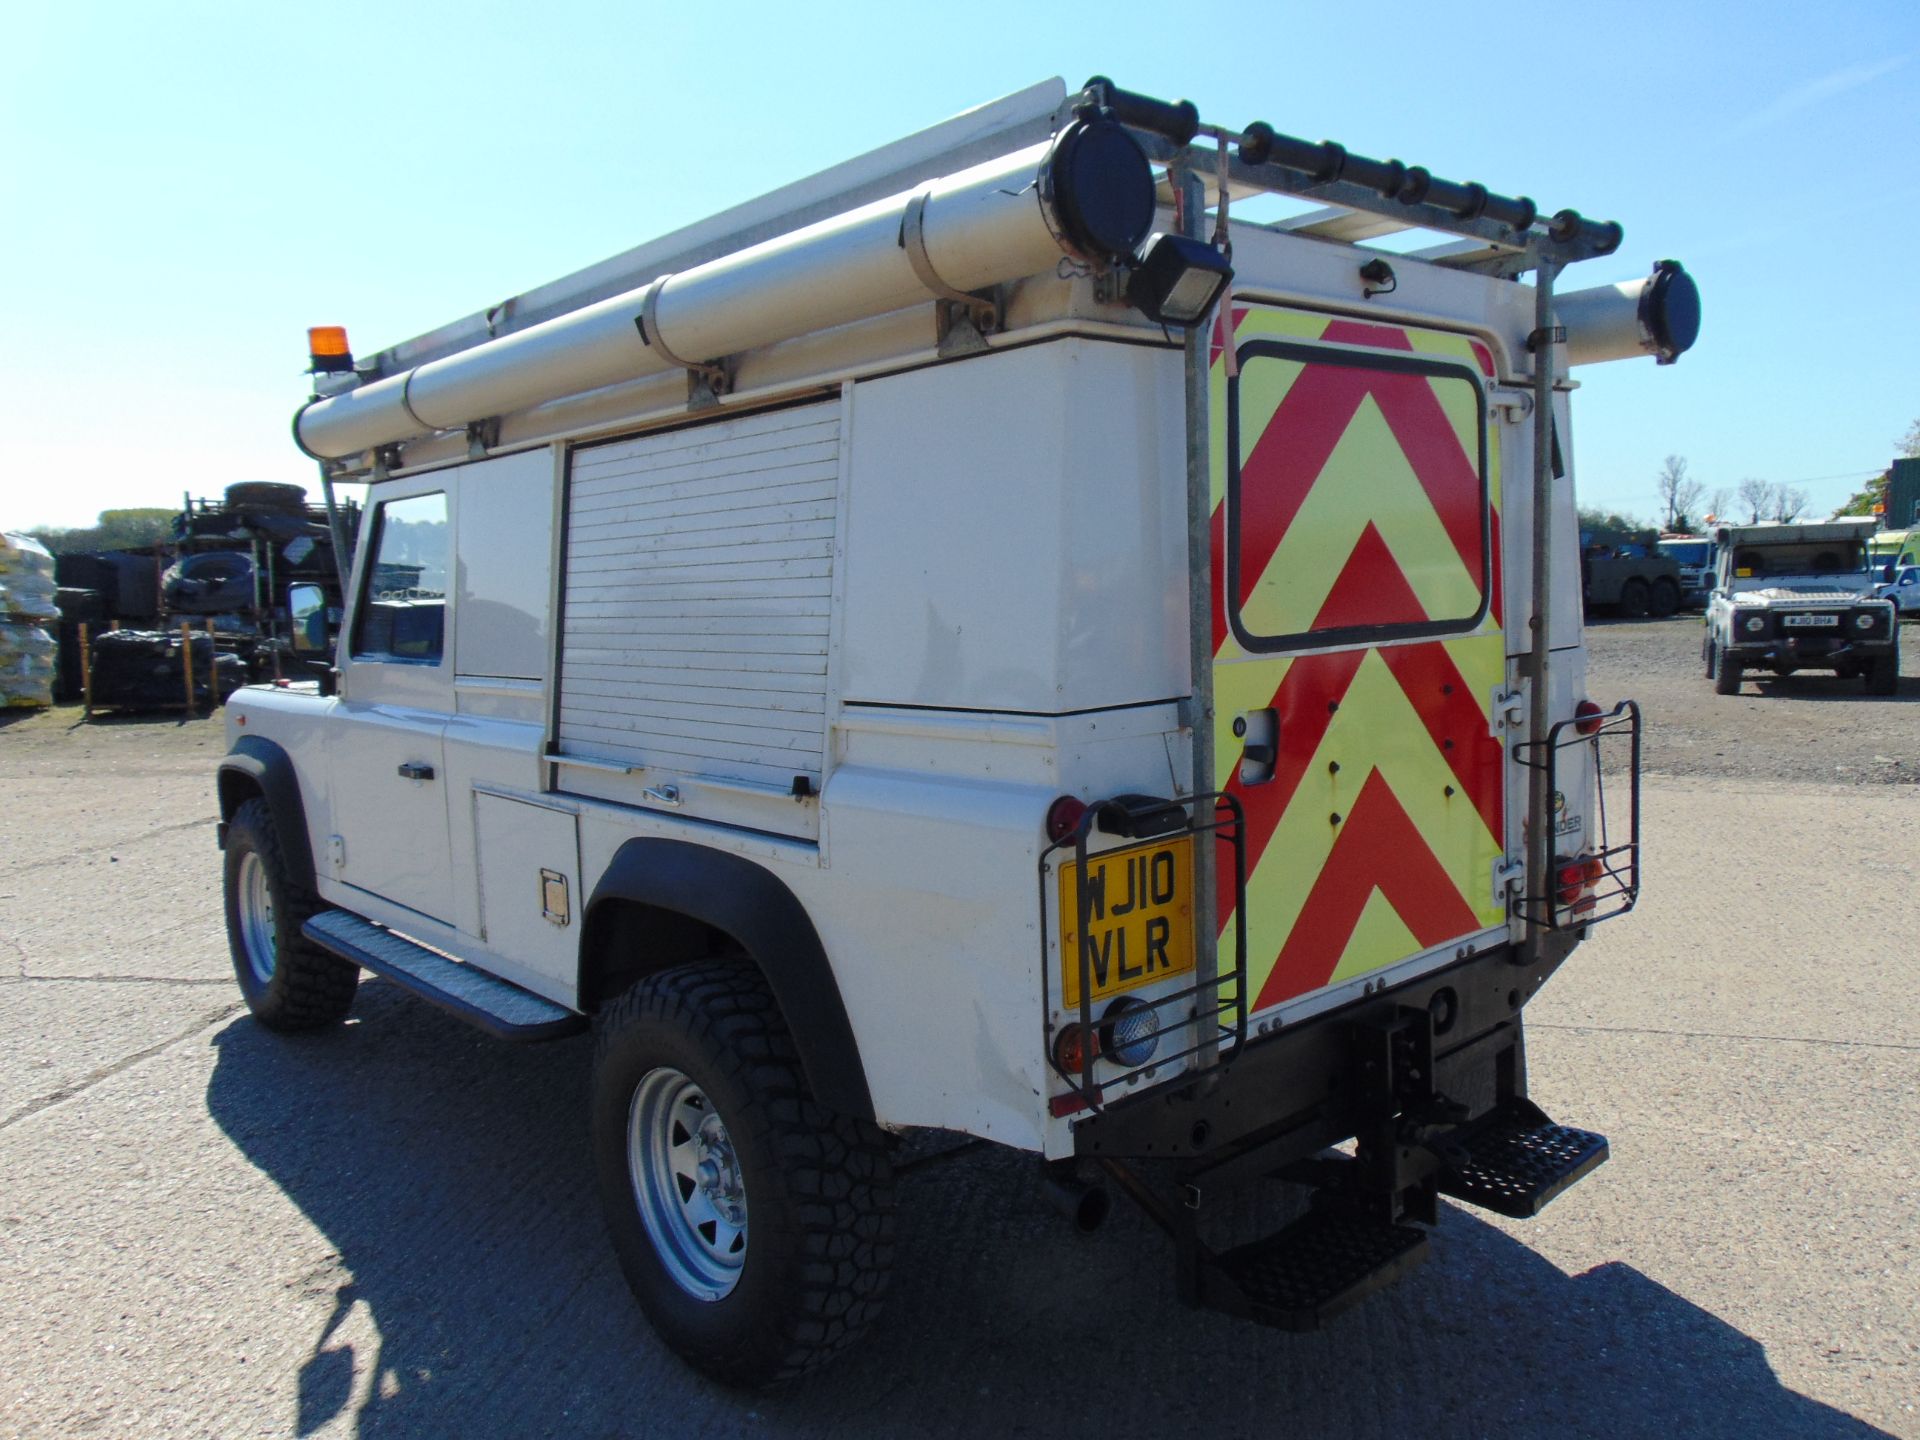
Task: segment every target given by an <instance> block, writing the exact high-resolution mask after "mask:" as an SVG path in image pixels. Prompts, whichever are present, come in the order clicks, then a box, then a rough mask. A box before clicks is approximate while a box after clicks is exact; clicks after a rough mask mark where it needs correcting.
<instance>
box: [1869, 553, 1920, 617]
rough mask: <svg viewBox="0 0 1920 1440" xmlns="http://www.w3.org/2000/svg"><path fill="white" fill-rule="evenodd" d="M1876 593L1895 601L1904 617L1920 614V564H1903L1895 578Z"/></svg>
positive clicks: (1885, 598)
mask: <svg viewBox="0 0 1920 1440" xmlns="http://www.w3.org/2000/svg"><path fill="white" fill-rule="evenodd" d="M1874 593H1875V594H1876V595H1878V596H1879V597H1880V598H1881V599H1882V600H1891V601H1893V604H1894V608H1895V609H1897V610H1898V611H1899V612H1900V615H1901V617H1902V618H1903V619H1904V618H1905V617H1906V616H1908V615H1920V565H1903V566H1901V567H1900V568H1899V569H1898V570H1896V571H1895V572H1894V575H1893V579H1892V580H1891V581H1889V582H1888V583H1887V584H1885V585H1882V586H1881V587H1880V588H1879V589H1878V590H1876V591H1875V592H1874Z"/></svg>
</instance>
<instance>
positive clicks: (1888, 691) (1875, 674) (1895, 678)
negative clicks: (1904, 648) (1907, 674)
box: [1867, 651, 1900, 695]
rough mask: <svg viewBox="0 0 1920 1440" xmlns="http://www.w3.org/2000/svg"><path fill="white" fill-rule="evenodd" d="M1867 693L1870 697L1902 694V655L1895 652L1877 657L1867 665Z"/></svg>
mask: <svg viewBox="0 0 1920 1440" xmlns="http://www.w3.org/2000/svg"><path fill="white" fill-rule="evenodd" d="M1867 693H1868V694H1869V695H1897V694H1899V693H1900V655H1899V652H1898V651H1895V652H1894V653H1893V654H1891V655H1876V656H1875V657H1874V658H1873V659H1872V660H1871V661H1869V662H1868V664H1867Z"/></svg>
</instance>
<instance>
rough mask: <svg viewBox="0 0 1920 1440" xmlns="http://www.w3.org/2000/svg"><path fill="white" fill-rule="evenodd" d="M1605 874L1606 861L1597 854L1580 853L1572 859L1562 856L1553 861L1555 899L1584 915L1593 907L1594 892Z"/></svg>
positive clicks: (1567, 907) (1563, 905)
mask: <svg viewBox="0 0 1920 1440" xmlns="http://www.w3.org/2000/svg"><path fill="white" fill-rule="evenodd" d="M1606 876H1607V866H1606V862H1605V861H1603V860H1602V859H1600V857H1599V856H1597V855H1581V856H1577V857H1575V858H1573V859H1567V858H1565V857H1564V856H1563V857H1562V858H1561V859H1559V860H1557V861H1555V862H1554V886H1555V896H1556V899H1557V900H1558V901H1559V903H1560V905H1561V906H1562V907H1564V908H1566V909H1569V910H1571V911H1573V913H1574V914H1576V915H1584V914H1586V913H1587V912H1588V911H1590V910H1592V909H1593V907H1594V904H1595V903H1596V897H1595V894H1594V892H1595V891H1596V890H1598V889H1599V888H1600V882H1601V881H1602V880H1604V879H1606Z"/></svg>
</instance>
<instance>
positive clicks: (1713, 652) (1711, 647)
mask: <svg viewBox="0 0 1920 1440" xmlns="http://www.w3.org/2000/svg"><path fill="white" fill-rule="evenodd" d="M1707 673H1708V674H1709V675H1711V676H1712V677H1713V692H1714V694H1716V695H1738V694H1739V693H1740V681H1741V679H1742V667H1741V664H1740V662H1739V661H1738V660H1735V659H1734V658H1733V657H1732V656H1730V655H1728V654H1727V652H1726V651H1724V650H1722V649H1721V648H1720V647H1719V646H1718V645H1716V644H1714V643H1713V642H1712V641H1711V640H1709V641H1708V642H1707Z"/></svg>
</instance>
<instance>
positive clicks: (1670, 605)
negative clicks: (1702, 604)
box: [1650, 577, 1680, 620]
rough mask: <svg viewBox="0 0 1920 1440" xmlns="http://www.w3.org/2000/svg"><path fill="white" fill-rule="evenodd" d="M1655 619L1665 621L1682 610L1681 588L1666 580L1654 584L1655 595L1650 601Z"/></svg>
mask: <svg viewBox="0 0 1920 1440" xmlns="http://www.w3.org/2000/svg"><path fill="white" fill-rule="evenodd" d="M1650 603H1651V605H1652V607H1653V614H1654V618H1655V619H1658V620H1664V619H1666V618H1667V617H1668V616H1669V615H1671V614H1673V612H1674V611H1676V610H1678V609H1679V608H1680V587H1679V586H1678V585H1676V584H1674V583H1673V581H1671V580H1668V579H1665V578H1664V577H1663V578H1662V579H1659V580H1656V581H1654V582H1653V594H1652V599H1651V601H1650Z"/></svg>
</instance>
